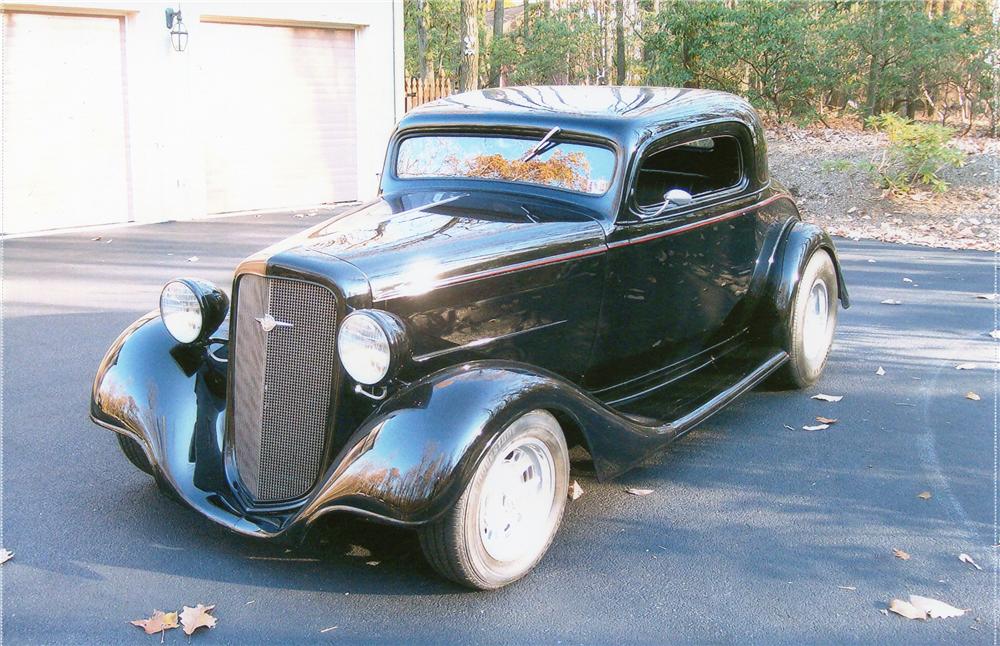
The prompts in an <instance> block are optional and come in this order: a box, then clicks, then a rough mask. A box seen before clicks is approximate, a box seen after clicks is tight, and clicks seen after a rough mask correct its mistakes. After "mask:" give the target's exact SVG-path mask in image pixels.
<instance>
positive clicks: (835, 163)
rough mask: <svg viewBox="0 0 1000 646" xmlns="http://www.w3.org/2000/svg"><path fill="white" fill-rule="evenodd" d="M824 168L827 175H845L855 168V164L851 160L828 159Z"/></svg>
mask: <svg viewBox="0 0 1000 646" xmlns="http://www.w3.org/2000/svg"><path fill="white" fill-rule="evenodd" d="M822 168H823V171H824V172H827V173H845V172H847V171H849V170H851V169H853V168H855V164H854V162H852V161H851V160H850V159H828V160H826V161H825V162H823V165H822Z"/></svg>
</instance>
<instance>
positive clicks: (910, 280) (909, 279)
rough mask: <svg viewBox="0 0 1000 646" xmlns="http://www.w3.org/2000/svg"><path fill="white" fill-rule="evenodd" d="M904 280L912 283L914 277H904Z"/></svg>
mask: <svg viewBox="0 0 1000 646" xmlns="http://www.w3.org/2000/svg"><path fill="white" fill-rule="evenodd" d="M903 282H904V283H912V282H913V279H912V278H904V279H903Z"/></svg>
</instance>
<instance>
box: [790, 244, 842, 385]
mask: <svg viewBox="0 0 1000 646" xmlns="http://www.w3.org/2000/svg"><path fill="white" fill-rule="evenodd" d="M787 326H788V327H787V330H786V336H785V347H786V349H787V350H788V363H786V364H785V365H784V366H783V367H782V369H781V371H779V372H778V373H777V375H776V377H777V381H778V383H779V384H780V385H783V386H789V387H793V388H806V387H808V386H811V385H813V384H814V383H816V381H818V380H819V377H820V375H821V374H823V368H825V367H826V360H827V358H828V357H829V356H830V347H831V346H832V345H833V332H834V330H835V329H836V327H837V272H836V269H834V266H833V259H832V258H830V254H829V253H827V252H826V251H825V250H823V249H819V250H817V251H815V252H814V253H813V254H812V256H810V257H809V261H808V262H807V263H806V267H805V270H804V271H803V272H802V278H801V279H800V280H799V284H798V285H797V286H796V288H795V296H794V297H793V298H792V308H791V312H790V315H789V318H788V321H787Z"/></svg>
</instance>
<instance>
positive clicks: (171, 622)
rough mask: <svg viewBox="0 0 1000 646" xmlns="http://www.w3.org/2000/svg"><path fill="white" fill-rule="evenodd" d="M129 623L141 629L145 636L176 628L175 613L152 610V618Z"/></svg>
mask: <svg viewBox="0 0 1000 646" xmlns="http://www.w3.org/2000/svg"><path fill="white" fill-rule="evenodd" d="M129 623H130V624H132V625H133V626H138V627H139V628H142V629H143V630H145V631H146V634H147V635H155V634H156V633H162V632H163V631H164V630H170V629H171V628H176V627H177V613H176V612H163V611H162V610H154V611H153V616H152V617H150V618H149V619H136V620H135V621H130V622H129Z"/></svg>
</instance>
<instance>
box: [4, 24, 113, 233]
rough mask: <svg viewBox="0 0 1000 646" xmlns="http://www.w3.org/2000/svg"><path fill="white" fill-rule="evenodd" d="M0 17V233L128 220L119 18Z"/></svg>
mask: <svg viewBox="0 0 1000 646" xmlns="http://www.w3.org/2000/svg"><path fill="white" fill-rule="evenodd" d="M0 18H2V19H3V30H4V32H3V75H2V81H0V83H2V88H0V90H2V96H3V99H2V102H3V121H2V131H3V132H2V145H3V160H4V161H3V178H2V181H3V186H2V191H0V192H2V194H3V222H2V227H0V228H2V230H3V233H20V232H25V231H39V230H43V229H55V228H62V227H76V226H84V225H92V224H106V223H111V222H126V221H128V220H129V219H130V213H129V180H128V157H127V140H128V134H127V127H126V121H125V84H124V77H123V72H122V70H123V64H122V59H123V56H122V39H123V31H122V19H121V18H119V17H108V16H81V15H73V16H68V15H53V14H43V13H23V12H15V11H5V12H3V14H2V15H0Z"/></svg>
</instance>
